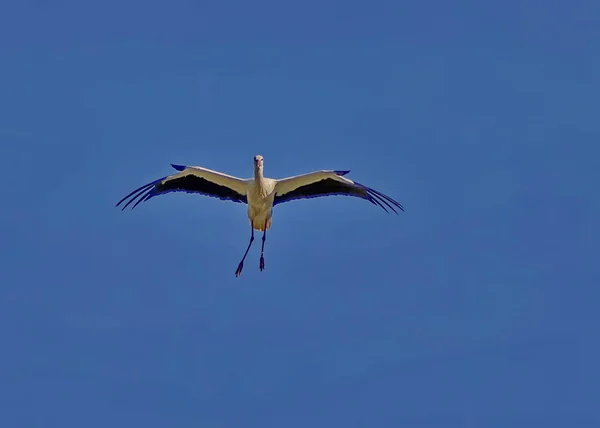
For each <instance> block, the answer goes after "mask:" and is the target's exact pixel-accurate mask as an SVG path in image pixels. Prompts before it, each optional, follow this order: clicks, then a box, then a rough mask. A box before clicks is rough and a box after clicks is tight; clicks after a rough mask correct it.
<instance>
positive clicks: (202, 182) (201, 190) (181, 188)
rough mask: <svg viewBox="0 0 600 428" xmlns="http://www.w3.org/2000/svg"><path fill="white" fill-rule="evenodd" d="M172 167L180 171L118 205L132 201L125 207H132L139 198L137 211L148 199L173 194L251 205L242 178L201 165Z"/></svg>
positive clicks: (133, 194) (156, 181) (138, 190)
mask: <svg viewBox="0 0 600 428" xmlns="http://www.w3.org/2000/svg"><path fill="white" fill-rule="evenodd" d="M171 166H172V167H173V168H175V169H176V170H177V171H180V172H178V173H176V174H173V175H169V176H166V177H162V178H159V179H158V180H155V181H153V182H151V183H148V184H146V185H144V186H142V187H140V188H138V189H135V190H134V191H133V192H131V193H130V194H129V195H127V196H125V197H124V198H123V199H121V200H120V201H119V202H118V203H117V205H116V206H119V205H121V204H122V203H123V202H125V200H127V199H129V201H128V202H127V203H126V204H125V205H124V206H123V209H125V208H127V206H128V205H129V204H131V203H132V202H134V201H135V200H136V199H137V202H135V204H134V205H133V206H132V207H131V208H132V209H133V208H135V207H136V206H137V205H138V204H139V203H141V202H144V201H147V200H148V199H150V198H152V197H154V196H158V195H162V194H165V193H170V192H187V193H198V194H201V195H206V196H211V197H214V198H219V199H223V200H229V201H233V202H243V203H248V199H247V197H246V189H247V186H248V185H247V182H246V181H245V180H243V179H241V178H237V177H234V176H231V175H227V174H223V173H221V172H217V171H212V170H210V169H207V168H203V167H200V166H184V165H173V164H171Z"/></svg>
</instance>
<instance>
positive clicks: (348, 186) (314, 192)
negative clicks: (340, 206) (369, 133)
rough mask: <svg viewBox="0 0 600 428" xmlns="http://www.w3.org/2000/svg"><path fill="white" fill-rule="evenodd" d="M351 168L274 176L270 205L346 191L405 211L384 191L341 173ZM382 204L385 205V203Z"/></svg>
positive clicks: (384, 207) (377, 203)
mask: <svg viewBox="0 0 600 428" xmlns="http://www.w3.org/2000/svg"><path fill="white" fill-rule="evenodd" d="M349 172H350V171H330V170H325V171H315V172H310V173H308V174H302V175H297V176H294V177H288V178H284V179H282V180H277V184H276V185H275V199H274V202H273V205H277V204H281V203H283V202H288V201H292V200H295V199H303V198H316V197H319V196H330V195H345V196H355V197H358V198H362V199H365V200H367V201H369V202H371V203H372V204H374V205H378V206H380V207H381V208H383V209H384V210H385V211H386V212H388V210H387V209H386V206H387V207H388V208H389V209H391V210H392V211H393V212H395V213H396V214H398V212H397V211H396V209H395V208H398V209H400V210H402V211H404V208H402V205H400V204H399V203H398V202H396V201H395V200H393V199H392V198H390V197H389V196H387V195H384V194H383V193H381V192H378V191H377V190H374V189H371V188H370V187H367V186H363V185H362V184H360V183H357V182H355V181H352V180H350V179H348V178H346V177H344V175H346V174H348V173H349ZM384 205H385V206H384Z"/></svg>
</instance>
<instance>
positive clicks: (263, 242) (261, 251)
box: [260, 221, 267, 271]
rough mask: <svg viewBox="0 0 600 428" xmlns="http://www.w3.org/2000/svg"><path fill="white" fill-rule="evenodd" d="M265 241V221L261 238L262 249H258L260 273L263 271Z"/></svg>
mask: <svg viewBox="0 0 600 428" xmlns="http://www.w3.org/2000/svg"><path fill="white" fill-rule="evenodd" d="M265 239H267V222H266V221H265V231H264V232H263V237H262V247H261V249H260V270H261V271H262V270H264V269H265V256H264V252H265Z"/></svg>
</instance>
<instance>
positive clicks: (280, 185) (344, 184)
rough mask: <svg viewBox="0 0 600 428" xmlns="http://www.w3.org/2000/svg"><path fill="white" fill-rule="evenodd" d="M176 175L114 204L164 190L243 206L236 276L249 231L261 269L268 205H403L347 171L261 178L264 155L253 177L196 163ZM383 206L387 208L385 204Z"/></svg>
mask: <svg viewBox="0 0 600 428" xmlns="http://www.w3.org/2000/svg"><path fill="white" fill-rule="evenodd" d="M171 165H172V166H173V168H175V169H176V170H177V171H179V172H177V173H175V174H173V175H169V176H166V177H162V178H159V179H158V180H155V181H153V182H151V183H148V184H146V185H144V186H142V187H140V188H138V189H136V190H134V191H133V192H131V193H130V194H129V195H127V196H125V197H124V198H123V199H121V200H120V201H119V202H118V203H117V206H119V205H121V204H122V203H123V202H125V201H126V200H127V199H129V200H128V201H127V203H126V204H125V205H124V206H123V209H125V208H127V207H128V206H129V205H130V204H131V203H133V202H134V201H135V204H133V206H132V209H133V208H135V207H136V206H137V205H138V204H140V203H141V202H144V201H147V200H148V199H150V198H153V197H154V196H158V195H162V194H165V193H169V192H188V193H199V194H203V195H207V196H211V197H215V198H219V199H222V200H229V201H233V202H240V203H246V204H248V219H249V220H250V226H251V236H250V243H249V244H248V247H247V248H246V252H245V253H244V256H243V258H242V261H241V262H240V263H239V265H238V268H237V270H236V272H235V275H236V276H238V275H240V273H241V272H242V268H243V266H244V260H245V259H246V255H247V254H248V250H250V246H251V245H252V242H253V241H254V229H256V230H259V231H262V232H263V237H262V249H261V254H260V270H261V271H262V270H263V269H264V267H265V262H264V247H265V239H266V234H267V230H268V229H269V228H270V227H271V223H272V216H273V207H274V206H275V205H277V204H280V203H283V202H288V201H292V200H295V199H305V198H315V197H320V196H330V195H345V196H355V197H358V198H362V199H365V200H367V201H369V202H371V203H372V204H374V205H377V206H379V207H381V208H383V209H384V210H385V211H386V212H389V211H388V209H390V210H391V211H393V212H394V213H396V214H398V212H397V211H396V209H400V210H402V211H404V208H403V207H402V205H400V204H399V203H398V202H396V201H395V200H393V199H392V198H390V197H389V196H387V195H384V194H383V193H380V192H378V191H376V190H374V189H371V188H369V187H367V186H363V185H362V184H360V183H357V182H355V181H352V180H350V179H348V178H346V177H344V176H345V175H346V174H348V173H349V172H350V171H333V170H324V171H315V172H310V173H308V174H302V175H297V176H294V177H288V178H283V179H279V180H276V179H272V178H266V177H264V175H263V165H264V160H263V157H262V156H260V155H257V156H255V157H254V177H253V178H248V179H242V178H238V177H234V176H231V175H227V174H223V173H221V172H218V171H213V170H210V169H208V168H203V167H200V166H183V165H173V164H171ZM386 207H387V208H386Z"/></svg>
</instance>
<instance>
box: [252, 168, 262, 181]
mask: <svg viewBox="0 0 600 428" xmlns="http://www.w3.org/2000/svg"><path fill="white" fill-rule="evenodd" d="M254 181H256V182H257V183H258V184H259V185H262V184H263V181H264V177H263V172H262V169H260V168H256V169H255V170H254Z"/></svg>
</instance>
